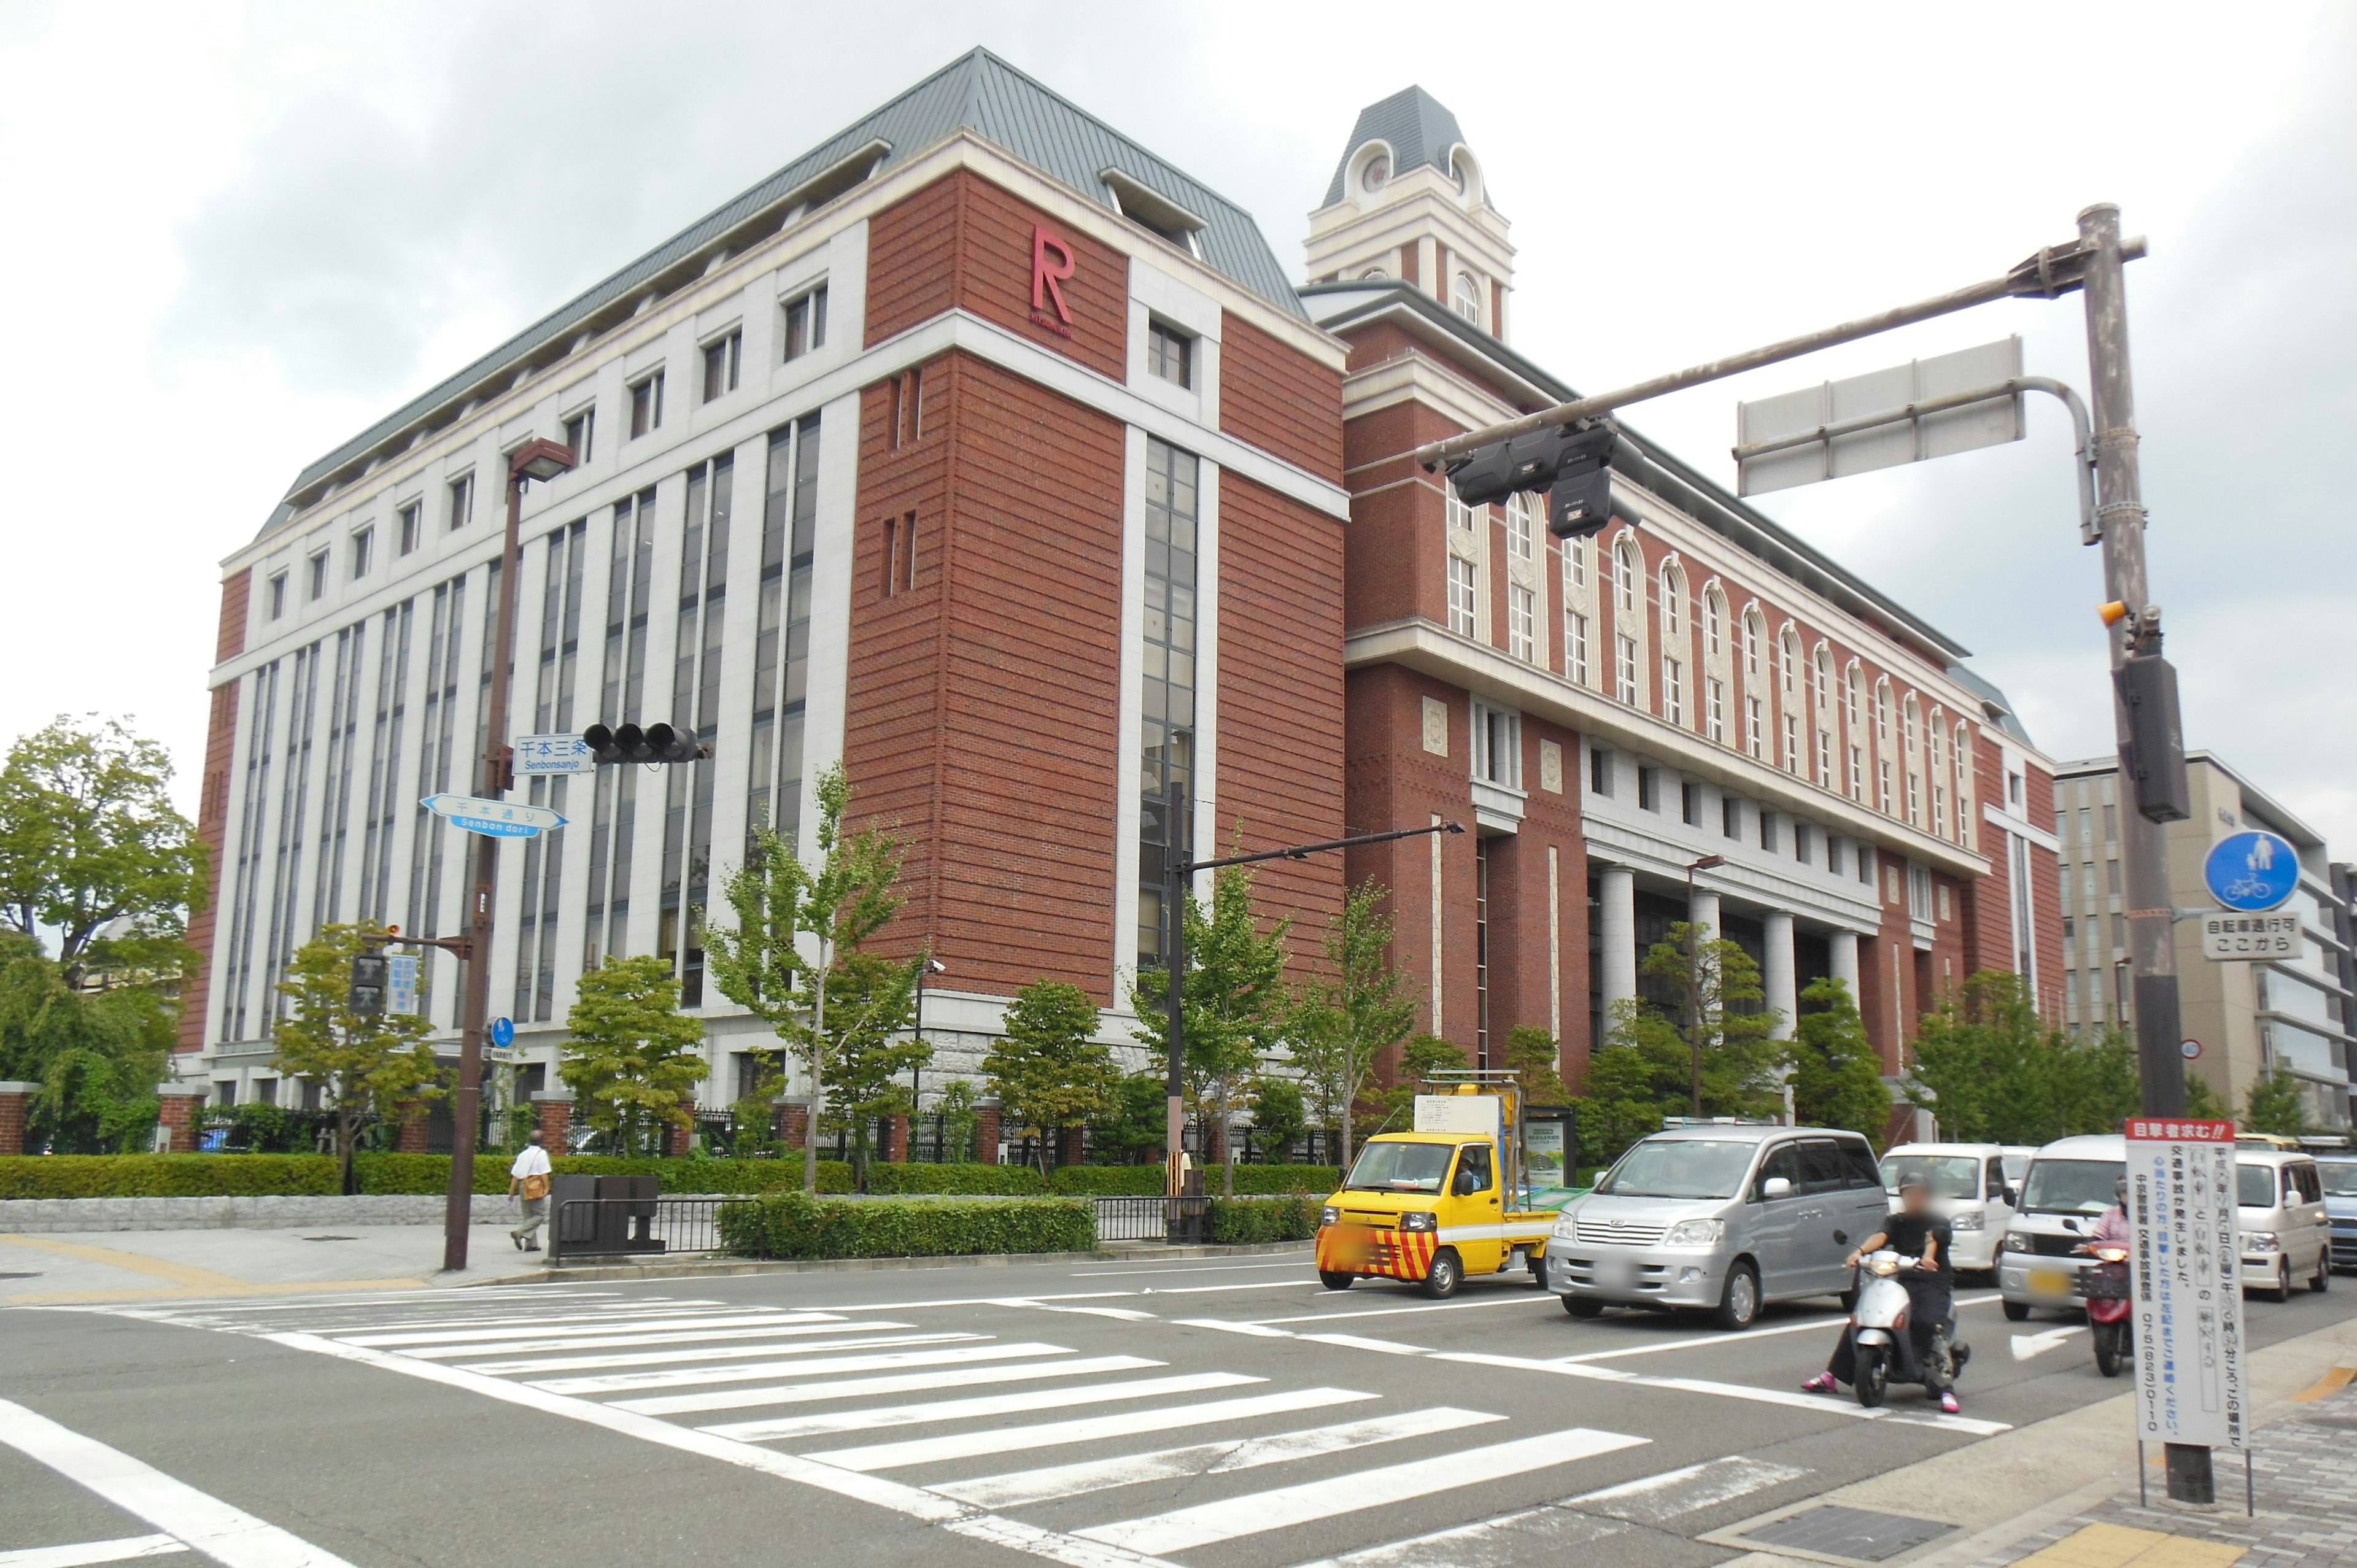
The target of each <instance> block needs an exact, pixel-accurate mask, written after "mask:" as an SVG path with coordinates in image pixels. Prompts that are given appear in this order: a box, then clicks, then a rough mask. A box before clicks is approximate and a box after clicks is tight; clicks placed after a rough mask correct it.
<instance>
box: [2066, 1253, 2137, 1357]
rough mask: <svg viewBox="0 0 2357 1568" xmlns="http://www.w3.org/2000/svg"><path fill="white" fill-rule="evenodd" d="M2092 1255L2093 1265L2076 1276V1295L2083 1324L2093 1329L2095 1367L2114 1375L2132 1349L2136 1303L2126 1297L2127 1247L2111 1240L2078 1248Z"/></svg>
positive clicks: (2128, 1291)
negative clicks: (2084, 1307)
mask: <svg viewBox="0 0 2357 1568" xmlns="http://www.w3.org/2000/svg"><path fill="white" fill-rule="evenodd" d="M2079 1250H2080V1251H2083V1252H2089V1253H2093V1255H2094V1259H2095V1266H2094V1267H2093V1268H2092V1269H2088V1270H2086V1271H2084V1272H2083V1273H2081V1274H2080V1276H2079V1294H2081V1295H2082V1296H2083V1297H2084V1298H2085V1299H2086V1303H2087V1323H2088V1326H2089V1327H2091V1328H2092V1329H2093V1332H2094V1340H2095V1369H2096V1370H2097V1371H2099V1372H2101V1373H2103V1374H2104V1376H2105V1377H2107V1378H2116V1377H2118V1376H2119V1375H2120V1369H2121V1368H2123V1367H2125V1366H2126V1365H2127V1364H2128V1359H2129V1357H2130V1356H2131V1354H2132V1353H2133V1352H2134V1350H2135V1348H2136V1326H2135V1310H2136V1304H2135V1303H2134V1302H2133V1301H2131V1300H2130V1299H2129V1297H2130V1294H2132V1293H2131V1292H2130V1290H2129V1288H2128V1250H2127V1249H2126V1247H2123V1246H2120V1245H2118V1244H2116V1243H2115V1242H2108V1241H2107V1242H2104V1243H2102V1244H2100V1245H2093V1246H2086V1247H2082V1248H2080V1249H2079Z"/></svg>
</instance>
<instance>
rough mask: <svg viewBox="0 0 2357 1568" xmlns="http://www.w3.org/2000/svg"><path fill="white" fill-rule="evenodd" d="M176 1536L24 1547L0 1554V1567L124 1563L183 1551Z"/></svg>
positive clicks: (74, 1567) (70, 1567)
mask: <svg viewBox="0 0 2357 1568" xmlns="http://www.w3.org/2000/svg"><path fill="white" fill-rule="evenodd" d="M187 1550H188V1548H187V1547H186V1546H184V1545H182V1544H181V1543H180V1541H179V1539H178V1537H177V1536H170V1535H126V1536H124V1537H122V1538H121V1539H120V1540H116V1541H83V1542H81V1544H80V1545H78V1546H27V1547H23V1548H20V1549H19V1550H17V1551H15V1552H0V1568H83V1565H84V1564H85V1563H124V1562H128V1561H130V1560H131V1559H132V1558H134V1557H162V1556H164V1555H165V1554H167V1552H186V1551H187Z"/></svg>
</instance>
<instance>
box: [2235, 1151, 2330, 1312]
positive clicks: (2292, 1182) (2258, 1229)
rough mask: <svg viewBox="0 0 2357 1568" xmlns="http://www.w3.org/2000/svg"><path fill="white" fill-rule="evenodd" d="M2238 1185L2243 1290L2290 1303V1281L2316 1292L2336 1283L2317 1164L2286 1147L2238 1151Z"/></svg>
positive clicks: (2236, 1193)
mask: <svg viewBox="0 0 2357 1568" xmlns="http://www.w3.org/2000/svg"><path fill="white" fill-rule="evenodd" d="M2234 1173H2235V1176H2236V1179H2237V1180H2238V1182H2239V1183H2240V1187H2239V1189H2238V1190H2237V1191H2236V1192H2235V1194H2234V1201H2235V1204H2236V1205H2237V1206H2238V1212H2237V1213H2236V1215H2235V1220H2234V1225H2235V1230H2236V1231H2237V1232H2238V1233H2239V1234H2240V1236H2241V1239H2242V1243H2243V1288H2244V1290H2246V1291H2266V1293H2267V1294H2270V1295H2272V1296H2273V1297H2275V1299H2276V1300H2277V1301H2289V1300H2290V1299H2291V1283H2292V1281H2294V1280H2296V1279H2299V1280H2306V1281H2307V1282H2308V1288H2309V1289H2310V1290H2313V1291H2321V1290H2328V1289H2330V1287H2331V1284H2332V1230H2331V1227H2330V1221H2329V1220H2328V1219H2327V1218H2326V1216H2325V1211H2324V1182H2323V1178H2322V1177H2320V1176H2319V1175H2318V1174H2317V1169H2316V1161H2315V1160H2314V1159H2312V1158H2311V1157H2309V1155H2304V1154H2294V1153H2292V1152H2290V1151H2288V1150H2284V1149H2262V1148H2254V1147H2252V1146H2251V1145H2250V1144H2243V1145H2242V1146H2241V1147H2240V1148H2238V1149H2236V1150H2235V1151H2234Z"/></svg>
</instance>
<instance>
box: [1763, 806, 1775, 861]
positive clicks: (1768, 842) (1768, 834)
mask: <svg viewBox="0 0 2357 1568" xmlns="http://www.w3.org/2000/svg"><path fill="white" fill-rule="evenodd" d="M1760 848H1761V849H1762V850H1763V851H1765V852H1766V853H1768V854H1775V853H1776V813H1775V812H1773V811H1762V812H1760Z"/></svg>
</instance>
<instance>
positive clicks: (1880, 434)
mask: <svg viewBox="0 0 2357 1568" xmlns="http://www.w3.org/2000/svg"><path fill="white" fill-rule="evenodd" d="M2020 374H2021V339H2020V338H2004V339H2002V340H2000V341H1998V342H1995V343H1984V344H1982V345H1980V346H1979V347H1978V348H1974V349H1957V350H1956V351H1955V352H1954V353H1953V354H1941V355H1937V356H1935V357H1934V358H1932V359H1929V360H1909V361H1908V362H1907V363H1906V364H1903V365H1893V366H1891V367H1890V368H1889V370H1883V371H1869V372H1868V373H1867V374H1866V375H1862V376H1849V377H1846V378H1845V379H1843V380H1841V381H1821V382H1819V383H1818V384H1817V385H1815V386H1813V387H1804V388H1803V389H1801V390H1800V391H1798V392H1782V393H1780V394H1779V395H1777V396H1775V397H1770V398H1761V399H1760V401H1759V402H1757V403H1738V405H1737V406H1736V416H1735V430H1736V449H1737V452H1738V458H1737V461H1736V475H1737V490H1738V494H1742V495H1747V496H1756V495H1761V494H1764V493H1766V492H1767V491H1769V490H1784V489H1792V487H1793V486H1794V485H1807V484H1814V483H1815V482H1816V481H1818V480H1819V479H1838V478H1845V477H1846V476H1848V475H1851V474H1865V473H1870V472H1872V471H1873V470H1874V469H1877V468H1889V467H1896V466H1897V465H1899V464H1900V463H1920V462H1921V461H1923V460H1924V459H1925V458H1927V457H1946V456H1952V455H1953V454H1954V453H1958V452H1969V451H1971V450H1972V449H1973V448H1974V447H1975V446H1996V444H1997V443H1999V442H2001V441H2018V440H2020V439H2021V437H2022V430H2023V425H2022V413H2021V393H2020V392H2019V391H2018V390H2016V391H2013V392H2000V393H1999V394H1998V395H1997V396H1996V397H1990V398H1983V399H1980V400H1979V401H1977V402H1974V403H1964V404H1963V405H1961V406H1959V407H1955V408H1945V409H1941V410H1939V411H1937V412H1935V413H1915V412H1913V410H1914V407H1915V405H1916V404H1918V403H1928V402H1930V401H1932V400H1933V399H1936V398H1944V397H1949V396H1953V395H1954V394H1957V393H1961V392H1974V391H1976V390H1978V389H1979V388H1982V387H1995V386H1999V385H2001V384H2002V383H2003V382H2005V381H2010V380H2012V379H2013V378H2015V377H2017V376H2018V375H2020ZM1865 421H1872V422H1874V423H1872V424H1870V425H1869V426H1868V427H1867V428H1865V429H1859V430H1854V431H1851V432H1850V433H1849V434H1846V435H1824V436H1821V437H1818V438H1816V439H1807V440H1803V439H1799V438H1801V437H1808V436H1812V435H1815V434H1816V433H1817V432H1820V431H1824V430H1825V429H1826V427H1828V426H1832V425H1846V424H1859V423H1861V422H1865ZM1787 441H1792V442H1794V443H1795V444H1793V445H1791V446H1784V445H1781V443H1784V442H1787ZM1763 444H1778V445H1777V449H1776V450H1775V451H1772V452H1762V453H1759V454H1757V455H1754V456H1741V455H1740V454H1743V453H1745V452H1747V451H1748V450H1749V448H1751V447H1753V446H1760V445H1763Z"/></svg>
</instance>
